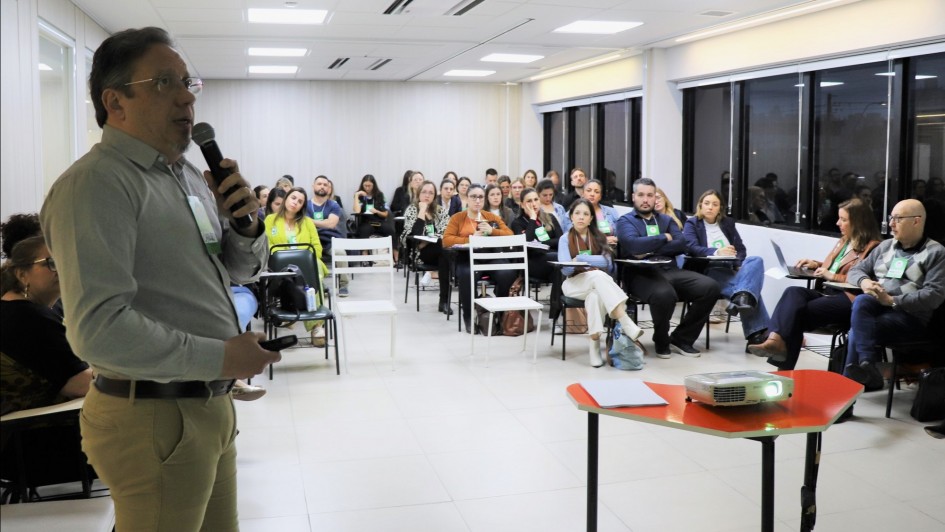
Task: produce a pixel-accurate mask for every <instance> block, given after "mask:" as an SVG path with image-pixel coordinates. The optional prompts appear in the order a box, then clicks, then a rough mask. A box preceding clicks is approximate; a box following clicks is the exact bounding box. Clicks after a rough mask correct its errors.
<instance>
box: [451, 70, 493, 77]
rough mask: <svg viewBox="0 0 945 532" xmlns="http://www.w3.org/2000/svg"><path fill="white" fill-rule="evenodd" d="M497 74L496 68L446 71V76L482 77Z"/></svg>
mask: <svg viewBox="0 0 945 532" xmlns="http://www.w3.org/2000/svg"><path fill="white" fill-rule="evenodd" d="M493 74H495V70H450V71H448V72H445V73H444V74H443V75H444V76H456V77H467V78H481V77H485V76H491V75H493Z"/></svg>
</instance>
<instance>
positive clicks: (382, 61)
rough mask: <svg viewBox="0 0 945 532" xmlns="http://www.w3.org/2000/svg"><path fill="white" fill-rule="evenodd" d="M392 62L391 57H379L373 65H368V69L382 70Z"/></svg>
mask: <svg viewBox="0 0 945 532" xmlns="http://www.w3.org/2000/svg"><path fill="white" fill-rule="evenodd" d="M390 62H391V60H390V59H378V60H377V61H375V62H374V63H373V64H372V65H371V66H369V67H368V70H380V69H381V67H383V66H384V65H386V64H387V63H390Z"/></svg>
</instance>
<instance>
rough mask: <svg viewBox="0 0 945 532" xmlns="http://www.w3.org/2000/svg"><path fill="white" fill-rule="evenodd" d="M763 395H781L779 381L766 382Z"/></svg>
mask: <svg viewBox="0 0 945 532" xmlns="http://www.w3.org/2000/svg"><path fill="white" fill-rule="evenodd" d="M765 395H766V396H768V397H778V396H779V395H781V383H780V382H778V381H773V382H769V383H768V384H766V385H765Z"/></svg>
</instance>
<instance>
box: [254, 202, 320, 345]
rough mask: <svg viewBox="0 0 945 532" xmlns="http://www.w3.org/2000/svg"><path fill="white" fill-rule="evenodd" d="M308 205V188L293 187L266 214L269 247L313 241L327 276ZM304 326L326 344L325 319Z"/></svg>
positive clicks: (316, 343) (314, 338)
mask: <svg viewBox="0 0 945 532" xmlns="http://www.w3.org/2000/svg"><path fill="white" fill-rule="evenodd" d="M306 205H308V195H307V194H306V193H305V189H304V188H299V187H296V188H293V189H291V190H290V191H289V194H288V195H287V196H286V199H285V203H284V204H283V205H282V209H280V210H279V212H278V213H276V214H270V215H269V216H267V217H266V221H265V223H266V237H267V238H268V239H269V248H270V249H272V246H275V245H276V244H311V245H312V247H314V248H315V260H316V263H317V264H318V270H319V275H320V276H321V277H324V276H325V274H327V273H328V268H326V267H325V263H323V262H322V241H321V240H319V238H318V229H316V228H315V223H314V222H313V221H312V219H311V218H309V217H308V216H305V206H306ZM319 297H320V298H324V294H319ZM305 330H307V331H309V333H311V337H312V345H313V346H314V347H324V346H325V329H324V328H323V327H322V322H314V321H307V322H305Z"/></svg>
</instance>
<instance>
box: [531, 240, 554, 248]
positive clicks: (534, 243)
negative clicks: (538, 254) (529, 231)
mask: <svg viewBox="0 0 945 532" xmlns="http://www.w3.org/2000/svg"><path fill="white" fill-rule="evenodd" d="M525 247H529V248H533V249H540V250H542V251H548V250H549V249H551V248H550V247H548V245H547V244H542V243H541V242H536V241H534V240H531V241H529V242H525Z"/></svg>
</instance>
